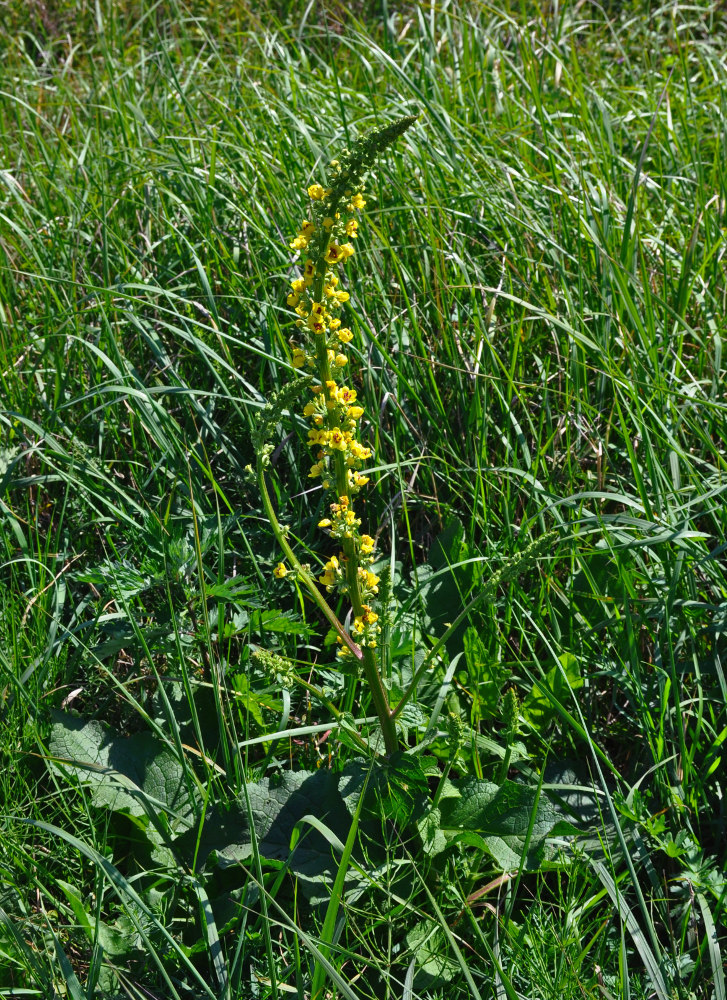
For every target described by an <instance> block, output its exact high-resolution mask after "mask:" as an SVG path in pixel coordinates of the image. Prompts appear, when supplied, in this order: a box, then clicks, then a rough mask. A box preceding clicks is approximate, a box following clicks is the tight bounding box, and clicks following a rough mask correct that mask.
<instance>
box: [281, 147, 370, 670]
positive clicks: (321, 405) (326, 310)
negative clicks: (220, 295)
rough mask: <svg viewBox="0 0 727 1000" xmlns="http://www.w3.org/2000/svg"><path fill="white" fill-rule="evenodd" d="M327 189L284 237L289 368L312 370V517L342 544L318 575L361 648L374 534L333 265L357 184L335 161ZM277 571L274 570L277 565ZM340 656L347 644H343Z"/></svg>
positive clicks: (307, 410) (359, 205)
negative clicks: (315, 497)
mask: <svg viewBox="0 0 727 1000" xmlns="http://www.w3.org/2000/svg"><path fill="white" fill-rule="evenodd" d="M331 184H332V186H331V187H327V188H325V187H323V185H321V184H312V185H311V186H310V187H309V188H308V196H309V198H310V200H311V207H310V213H309V216H310V217H309V218H308V219H306V220H305V221H304V222H303V223H302V224H301V226H300V229H299V232H298V234H297V236H296V237H295V238H294V239H293V240H292V242H291V243H290V247H291V249H292V250H296V251H300V252H301V253H302V255H303V256H302V260H301V264H302V273H300V274H299V275H298V276H296V277H295V278H294V280H293V281H292V282H291V291H290V294H289V295H288V298H287V303H288V305H289V306H290V307H291V309H293V310H295V313H296V316H297V319H296V321H295V323H296V326H297V328H298V330H299V334H298V337H297V338H296V341H295V342H293V343H292V345H291V346H292V350H293V366H294V367H295V368H305V369H309V370H310V371H312V372H313V374H314V377H315V381H314V382H313V384H312V386H311V396H310V398H309V399H308V401H307V402H306V404H305V406H304V409H303V414H304V416H305V417H307V418H308V420H309V421H310V429H309V431H308V444H309V445H310V447H311V448H312V449H314V451H313V462H312V465H311V468H310V472H309V477H310V478H311V479H314V480H320V482H321V485H322V487H323V489H324V490H326V491H327V492H328V493H329V495H330V503H329V510H330V515H329V516H327V517H325V518H323V519H322V520H321V521H320V522H319V525H318V526H319V527H320V528H323V529H327V530H328V532H329V534H330V536H331V538H333V539H335V540H336V541H337V542H338V543H339V545H340V546H341V550H340V551H339V554H338V555H336V556H331V558H330V559H329V560H328V562H327V563H326V564H325V567H324V570H323V573H322V574H321V575H320V576H319V582H320V583H322V584H323V585H324V586H325V587H326V589H327V590H328V592H329V593H332V592H338V593H341V594H347V595H348V597H349V599H350V600H351V603H352V605H353V613H354V621H353V625H352V626H351V634H352V636H353V638H354V639H355V641H356V642H357V643H358V644H359V645H361V646H367V645H368V646H371V647H374V646H376V637H377V635H378V634H379V631H380V628H379V626H378V625H377V624H376V622H377V619H378V616H377V615H376V614H375V612H374V611H373V610H372V608H371V605H370V602H371V601H372V600H373V599H374V596H375V595H376V593H377V592H378V582H379V580H378V577H377V576H376V575H375V573H373V572H372V571H371V570H370V568H369V567H370V564H371V562H372V561H373V551H374V540H373V538H371V536H370V535H365V534H361V531H360V528H361V519H360V518H359V517H357V516H356V512H355V511H354V507H353V500H354V498H355V496H356V494H357V493H358V492H359V490H361V489H362V487H364V486H365V485H366V484H367V483H368V482H369V477H368V476H366V475H365V474H364V473H363V472H362V471H361V470H362V463H364V462H366V461H367V460H368V459H370V458H371V451H370V449H369V448H367V447H366V446H365V445H363V444H362V443H361V442H360V440H359V436H358V429H359V422H360V420H361V418H362V417H363V415H364V409H363V407H362V406H361V405H360V404H359V401H358V398H357V393H356V390H355V389H354V388H352V387H351V386H350V385H349V384H347V380H346V371H347V366H348V356H347V354H346V353H345V352H346V347H347V345H348V344H350V342H351V341H352V339H353V333H352V332H351V330H350V329H349V328H348V327H345V326H343V323H342V320H341V317H340V312H341V308H342V306H343V305H344V304H345V303H346V302H348V301H349V293H348V292H347V291H345V290H344V289H342V288H341V283H340V278H339V275H338V273H337V269H338V268H339V267H340V265H342V264H343V263H345V261H347V260H348V259H349V257H351V256H352V255H353V254H354V247H353V243H352V242H351V241H352V240H355V239H356V238H357V236H358V221H357V219H356V218H355V213H356V212H358V211H360V210H361V209H363V208H364V207H365V205H366V201H365V199H364V197H363V194H362V190H363V185H362V183H361V182H360V179H359V178H356V177H352V176H351V174H350V173H347V172H345V171H344V170H343V168H342V167H341V164H340V163H339V162H338V161H336V160H334V161H333V162H332V164H331ZM276 575H278V576H281V575H282V574H281V573H280V572H279V570H276ZM340 653H341V655H346V654H347V653H348V649H347V648H346V646H345V645H344V646H343V649H342V650H340Z"/></svg>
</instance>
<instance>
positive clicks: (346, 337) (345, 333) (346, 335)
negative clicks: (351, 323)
mask: <svg viewBox="0 0 727 1000" xmlns="http://www.w3.org/2000/svg"><path fill="white" fill-rule="evenodd" d="M338 339H339V340H342V341H343V343H344V344H350V343H351V341H352V340H353V334H352V333H351V331H350V330H349V328H348V327H347V326H344V327H343V329H342V330H339V331H338Z"/></svg>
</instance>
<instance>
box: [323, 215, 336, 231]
mask: <svg viewBox="0 0 727 1000" xmlns="http://www.w3.org/2000/svg"><path fill="white" fill-rule="evenodd" d="M333 221H334V220H333V219H332V218H331V217H330V215H327V216H326V217H325V219H324V220H323V228H324V229H331V228H332V227H333Z"/></svg>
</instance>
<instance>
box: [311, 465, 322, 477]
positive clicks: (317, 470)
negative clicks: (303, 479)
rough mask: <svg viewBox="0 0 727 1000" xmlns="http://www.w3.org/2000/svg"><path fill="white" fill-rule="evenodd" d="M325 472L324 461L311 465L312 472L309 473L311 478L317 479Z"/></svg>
mask: <svg viewBox="0 0 727 1000" xmlns="http://www.w3.org/2000/svg"><path fill="white" fill-rule="evenodd" d="M322 472H323V462H315V463H314V464H313V465H311V467H310V472H309V473H308V478H309V479H316V478H317V477H318V476H320V475H321V473H322Z"/></svg>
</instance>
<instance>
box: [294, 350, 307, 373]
mask: <svg viewBox="0 0 727 1000" xmlns="http://www.w3.org/2000/svg"><path fill="white" fill-rule="evenodd" d="M304 364H305V351H301V349H300V348H299V347H296V349H295V350H294V351H293V368H302V367H303V365H304Z"/></svg>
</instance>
